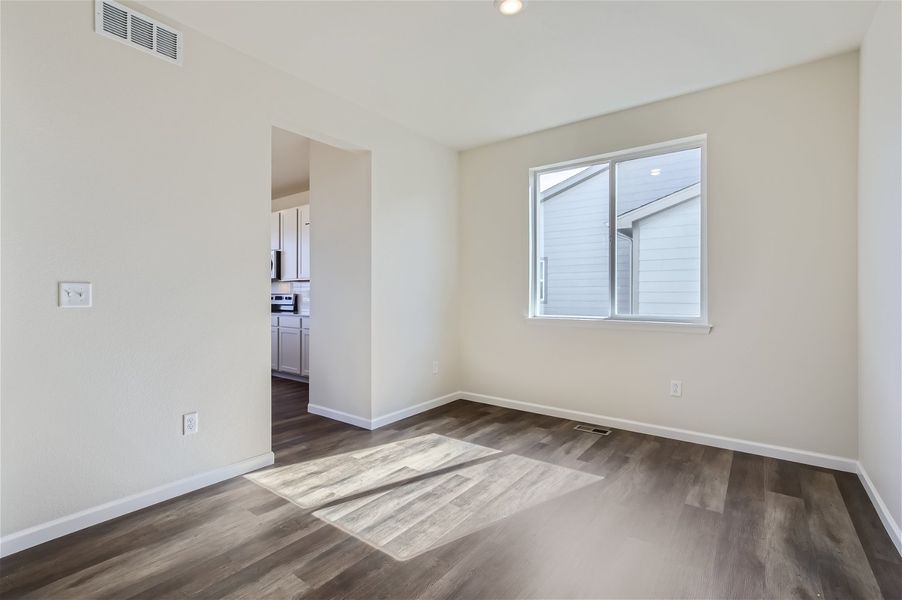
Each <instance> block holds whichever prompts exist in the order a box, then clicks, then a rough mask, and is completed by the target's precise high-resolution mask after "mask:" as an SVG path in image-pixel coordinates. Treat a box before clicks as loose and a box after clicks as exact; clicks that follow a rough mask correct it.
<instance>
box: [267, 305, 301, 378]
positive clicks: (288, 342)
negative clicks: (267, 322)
mask: <svg viewBox="0 0 902 600" xmlns="http://www.w3.org/2000/svg"><path fill="white" fill-rule="evenodd" d="M305 325H307V321H306V318H305V317H296V316H275V315H274V316H273V317H272V326H271V327H270V332H271V337H272V340H271V341H272V346H271V348H270V352H271V354H272V356H271V359H272V360H271V362H272V365H271V366H272V370H273V371H279V372H280V373H291V374H292V375H301V376H303V377H309V376H310V329H309V327H305Z"/></svg>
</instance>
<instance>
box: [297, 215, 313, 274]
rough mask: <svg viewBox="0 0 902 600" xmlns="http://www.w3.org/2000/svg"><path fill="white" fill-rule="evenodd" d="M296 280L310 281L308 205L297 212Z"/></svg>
mask: <svg viewBox="0 0 902 600" xmlns="http://www.w3.org/2000/svg"><path fill="white" fill-rule="evenodd" d="M298 279H310V205H309V204H306V205H304V206H301V207H300V208H299V210H298Z"/></svg>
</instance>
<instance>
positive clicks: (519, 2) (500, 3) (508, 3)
mask: <svg viewBox="0 0 902 600" xmlns="http://www.w3.org/2000/svg"><path fill="white" fill-rule="evenodd" d="M524 6H526V0H495V8H497V9H498V12H500V13H501V14H502V15H504V16H505V17H510V16H513V15H515V14H517V13H518V12H520V11H521V10H523V7H524Z"/></svg>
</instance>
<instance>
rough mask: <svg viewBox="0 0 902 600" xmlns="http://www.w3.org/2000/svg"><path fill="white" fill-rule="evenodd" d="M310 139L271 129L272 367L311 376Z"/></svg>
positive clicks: (289, 375) (279, 372)
mask: <svg viewBox="0 0 902 600" xmlns="http://www.w3.org/2000/svg"><path fill="white" fill-rule="evenodd" d="M309 156H310V140H309V139H307V138H305V137H303V136H300V135H297V134H294V133H291V132H288V131H285V130H283V129H279V128H277V127H273V128H272V215H271V217H270V228H271V231H270V233H271V236H270V239H271V244H270V249H271V257H270V279H271V294H270V304H271V312H272V315H271V326H270V333H271V367H272V375H273V376H274V377H281V378H285V379H294V380H297V381H308V378H309V376H310V288H311V282H310V166H309V164H310V161H309Z"/></svg>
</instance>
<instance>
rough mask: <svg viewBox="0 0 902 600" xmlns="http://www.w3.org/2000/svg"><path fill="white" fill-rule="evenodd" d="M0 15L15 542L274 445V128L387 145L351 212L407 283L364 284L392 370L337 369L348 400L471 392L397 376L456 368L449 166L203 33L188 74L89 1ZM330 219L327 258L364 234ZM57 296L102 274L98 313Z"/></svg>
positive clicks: (352, 144) (320, 247)
mask: <svg viewBox="0 0 902 600" xmlns="http://www.w3.org/2000/svg"><path fill="white" fill-rule="evenodd" d="M0 21H2V35H0V38H2V53H0V54H2V72H3V86H2V99H0V100H2V104H3V112H2V127H3V135H2V151H3V163H2V202H3V203H2V244H3V246H2V272H3V282H2V284H3V289H2V321H3V329H2V370H3V379H2V390H0V393H2V407H0V410H2V415H0V419H2V430H0V437H2V464H0V468H2V472H3V486H2V497H0V501H2V506H3V512H2V523H0V530H2V533H3V534H4V535H6V534H9V533H11V532H16V531H18V530H21V529H22V528H26V527H29V526H32V525H36V524H40V523H43V522H46V521H48V520H50V519H54V518H57V517H62V516H65V515H68V514H71V513H73V512H75V511H79V510H82V509H86V508H88V507H92V506H95V505H97V504H100V503H103V502H107V501H113V500H116V499H119V498H122V497H123V496H126V495H128V494H133V493H138V492H141V491H143V490H146V489H148V488H151V487H153V486H157V485H161V484H166V483H168V482H172V481H174V480H176V479H179V478H182V477H186V476H189V475H193V474H196V473H200V472H206V471H208V470H210V469H214V468H217V467H221V466H223V465H229V464H233V463H236V462H238V461H241V460H243V459H246V458H248V457H253V456H257V455H261V454H263V453H266V452H268V451H269V449H270V432H269V424H270V420H269V417H270V415H269V404H270V399H269V353H270V350H269V340H268V336H269V333H268V329H269V304H268V300H267V294H268V293H269V288H270V282H269V279H268V277H267V274H266V271H265V269H264V268H263V265H265V264H266V259H267V254H268V252H269V241H268V240H269V228H270V223H269V219H270V210H271V204H270V198H271V196H270V177H271V172H270V168H271V167H270V132H271V127H272V126H273V125H276V126H279V127H282V128H284V129H288V130H290V131H294V132H295V133H298V134H302V135H306V136H307V137H310V138H312V139H315V140H320V141H324V142H329V143H333V144H335V145H338V146H341V147H344V148H348V149H359V150H366V151H370V152H371V153H372V190H371V199H370V203H371V206H370V207H369V209H368V210H369V211H370V212H368V213H366V214H357V213H354V214H353V215H352V216H351V217H350V218H353V219H361V220H362V221H355V223H356V224H357V225H359V224H360V223H361V222H369V223H370V228H372V226H376V225H377V224H378V226H380V227H382V226H384V222H385V220H386V219H390V220H391V221H392V222H393V223H394V227H393V229H392V231H391V232H390V234H388V233H386V234H385V235H382V234H380V235H378V236H374V237H373V240H372V244H371V246H370V247H367V246H364V247H362V248H360V249H359V254H357V256H356V259H360V258H361V257H362V256H364V255H365V254H366V253H367V252H370V253H371V257H370V261H371V265H372V267H371V268H372V275H373V276H374V277H375V276H376V275H384V274H385V272H386V271H387V270H388V268H387V267H386V265H395V264H397V265H398V268H399V269H407V268H409V270H403V271H399V272H392V273H391V274H392V275H393V280H392V282H391V283H387V284H381V283H380V284H378V285H376V284H374V283H373V282H372V281H371V280H370V279H367V278H363V279H353V280H352V282H351V283H349V284H348V285H350V286H352V287H353V292H354V293H355V294H359V295H360V296H361V297H367V296H371V297H372V299H373V304H374V305H378V306H379V307H380V310H378V311H374V312H373V313H372V316H371V317H370V319H368V321H369V323H370V327H369V328H367V327H366V325H365V323H366V321H367V320H364V321H363V322H364V325H360V326H359V327H358V330H355V331H354V332H353V334H349V335H350V337H351V338H353V342H350V341H349V342H348V343H353V344H354V345H355V346H356V345H358V344H359V345H362V346H363V347H365V348H366V347H369V348H371V351H370V352H371V354H372V355H373V356H378V357H379V358H378V359H377V360H378V362H377V360H370V361H369V362H370V364H364V365H360V364H356V363H355V364H350V363H349V364H346V365H344V367H345V368H344V369H343V370H342V371H341V376H342V379H343V385H346V386H348V388H347V389H354V390H355V392H354V396H353V397H348V398H344V399H343V404H342V407H344V408H346V409H347V410H348V411H350V412H354V413H355V414H360V415H368V414H370V413H371V410H372V406H373V398H372V396H373V390H374V389H375V390H379V393H380V394H382V395H386V396H387V395H388V387H387V385H388V384H390V385H391V387H392V390H391V393H392V394H393V395H392V398H393V399H394V400H393V401H395V402H398V403H405V402H408V403H415V402H421V401H424V400H428V399H430V398H433V397H436V396H440V395H443V394H447V393H450V392H451V391H453V389H456V385H453V384H451V383H449V381H452V380H449V379H446V378H438V377H433V376H432V375H431V372H430V374H429V375H428V376H420V377H417V378H411V379H410V380H407V379H404V378H401V377H398V376H397V373H399V372H402V370H403V369H405V368H408V367H409V366H410V363H411V355H412V354H413V353H414V352H420V353H421V355H425V356H430V355H436V356H455V355H456V343H457V342H456V335H457V333H456V329H455V327H454V326H455V324H456V319H455V316H456V315H454V314H453V306H454V297H455V295H456V290H455V285H456V279H455V278H454V277H451V278H444V277H442V276H441V275H440V273H441V272H442V271H441V270H442V269H445V268H446V266H447V264H448V263H449V262H451V261H453V260H454V259H453V258H449V256H450V257H455V256H456V249H455V248H456V246H455V244H456V218H447V217H449V215H450V216H454V215H456V213H455V211H456V188H455V183H454V180H455V178H456V174H457V156H456V153H455V152H453V151H450V150H448V149H445V148H443V147H441V146H438V145H436V144H434V143H432V142H430V141H427V140H425V139H423V138H421V137H418V136H416V135H414V134H411V133H409V132H407V131H406V130H403V129H401V128H400V127H398V126H396V125H394V124H393V123H391V122H388V121H386V120H384V119H382V118H379V117H376V116H374V115H373V114H371V113H368V112H366V111H364V110H363V109H361V108H359V107H357V106H356V105H354V104H352V103H349V102H346V101H343V100H341V99H339V98H336V97H334V96H331V95H329V94H327V93H324V92H322V91H320V90H317V89H316V88H314V87H312V86H310V85H307V84H305V83H303V82H300V81H298V80H296V79H293V78H291V77H289V76H287V75H285V74H283V73H281V72H278V71H276V70H274V69H270V68H268V67H265V66H264V65H262V64H261V63H259V62H257V61H255V60H253V59H251V58H249V57H247V56H245V55H242V54H240V53H238V52H236V51H233V50H231V49H229V48H227V47H225V46H223V45H221V44H219V43H217V42H214V41H212V40H210V39H209V38H206V37H204V36H202V35H200V34H198V33H196V32H194V31H191V30H188V29H187V28H183V29H184V30H185V33H186V38H185V64H184V66H182V67H176V66H173V65H171V64H168V63H166V62H163V61H161V60H157V59H155V58H154V57H152V56H148V55H146V54H144V53H141V52H138V51H136V50H134V49H132V48H129V47H127V46H125V45H122V44H118V43H116V42H113V41H110V40H108V39H105V38H103V37H101V36H98V35H96V34H95V33H94V32H93V3H90V2H60V3H49V2H48V3H45V2H22V3H19V2H15V3H13V2H4V3H2V19H0ZM164 21H165V19H164ZM173 25H175V26H178V24H177V23H174V24H173ZM411 174H414V175H413V176H411ZM412 206H415V207H416V212H415V213H414V214H412V215H410V220H409V221H407V220H404V218H405V215H406V214H407V213H406V212H405V210H406V209H408V208H410V207H412ZM361 208H363V207H361ZM314 210H316V208H314ZM399 218H400V220H398V219H399ZM327 221H328V219H326V220H324V222H321V223H320V224H319V226H318V228H317V233H316V234H315V235H316V237H315V242H314V248H313V251H312V252H314V253H317V254H327V253H328V251H329V250H330V249H332V250H334V249H335V248H337V247H338V246H346V245H348V244H352V243H354V242H355V240H350V241H349V240H346V239H343V238H341V237H340V236H338V235H335V236H332V235H330V232H329V231H328V227H326V226H325V225H324V223H325V222H327ZM337 226H338V225H337V224H336V227H337ZM341 231H344V229H341ZM334 233H336V234H338V233H340V232H339V231H338V230H336V231H335V232H334ZM413 247H415V248H417V252H416V253H412V252H410V251H409V249H410V248H413ZM324 248H325V250H324ZM402 253H403V254H406V255H411V254H415V255H416V256H405V258H404V260H403V261H399V262H397V263H396V262H395V260H396V258H397V256H398V255H399V254H402ZM355 264H358V263H355ZM317 266H319V263H318V262H317V259H316V258H315V255H314V268H316V267H317ZM433 268H435V269H436V271H433V270H432V269H433ZM355 273H356V272H355ZM333 275H334V276H340V275H341V273H333ZM348 275H350V273H348ZM407 278H410V280H411V281H408V279H407ZM60 280H90V281H93V283H94V292H95V299H94V304H95V305H94V308H92V309H90V310H68V311H64V310H61V309H58V308H57V307H56V284H57V282H58V281H60ZM222 282H229V283H230V285H231V287H230V293H228V294H224V293H219V292H217V293H216V294H215V297H214V298H213V299H212V301H203V302H198V301H197V298H198V297H199V296H201V295H203V294H204V293H207V292H209V290H218V289H220V287H221V284H222ZM408 284H409V286H408ZM317 300H318V301H320V302H322V303H323V304H324V305H326V304H329V303H330V302H331V301H332V300H334V299H330V298H328V297H326V296H325V295H321V294H319V293H318V294H317V296H316V298H315V299H314V303H315V302H316V301H317ZM427 303H428V304H427ZM411 306H414V307H415V310H410V311H409V313H408V314H407V315H406V318H407V319H408V320H409V322H408V324H406V325H405V326H404V327H397V326H396V325H397V321H398V319H399V313H400V312H401V311H403V310H404V309H406V308H408V307H411ZM316 310H317V308H316V306H315V304H314V307H313V311H314V314H316ZM358 324H359V322H358ZM386 330H388V331H390V334H385V333H384V331H386ZM345 333H347V332H345ZM317 335H322V336H326V337H327V336H328V335H329V331H323V330H322V327H320V326H317ZM343 335H344V334H343ZM395 346H404V349H402V350H398V349H397V348H396V347H395ZM364 362H366V361H364ZM453 362H454V361H453V359H449V360H448V363H450V366H449V368H450V369H451V370H452V372H453V369H454V366H453ZM314 364H316V363H315V361H314ZM375 364H378V366H379V367H380V368H381V369H383V370H384V372H385V373H388V374H390V376H391V378H390V379H389V380H386V379H379V380H377V381H374V377H373V370H372V369H373V365H375ZM327 383H328V382H324V383H323V385H324V386H325V385H326V384H327ZM454 384H456V382H454ZM317 393H318V392H317V390H316V389H314V396H315V395H316V394H317ZM314 400H315V401H316V400H318V399H317V398H315V397H314ZM328 401H329V399H328V398H323V399H322V400H321V403H324V402H328ZM387 405H388V401H386V406H387ZM189 410H198V411H199V412H200V422H201V431H200V433H199V434H198V435H197V436H193V437H183V436H181V434H180V429H181V414H182V413H184V412H188V411H189ZM24 424H39V425H38V426H35V427H32V426H24Z"/></svg>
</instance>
